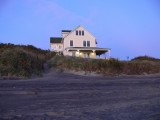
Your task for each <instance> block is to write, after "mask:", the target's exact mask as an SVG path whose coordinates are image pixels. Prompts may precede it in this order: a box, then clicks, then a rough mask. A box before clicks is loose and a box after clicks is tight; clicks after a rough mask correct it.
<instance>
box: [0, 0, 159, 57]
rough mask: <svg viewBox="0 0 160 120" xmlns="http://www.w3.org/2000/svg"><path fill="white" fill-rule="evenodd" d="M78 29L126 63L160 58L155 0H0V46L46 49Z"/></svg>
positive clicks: (157, 5) (156, 3)
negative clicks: (143, 57) (138, 58)
mask: <svg viewBox="0 0 160 120" xmlns="http://www.w3.org/2000/svg"><path fill="white" fill-rule="evenodd" d="M78 25H82V26H83V27H84V28H86V29H87V30H88V31H89V32H91V33H92V34H93V35H94V36H95V37H96V38H97V41H98V45H97V47H103V48H111V56H112V57H115V58H119V59H124V60H126V57H127V56H129V57H130V59H131V58H134V57H136V56H140V55H149V56H153V57H156V58H160V47H159V45H160V2H159V0H0V42H3V43H14V44H24V45H28V44H31V45H34V46H36V47H38V48H41V49H50V40H49V38H50V37H56V36H57V37H60V36H61V30H62V29H69V30H73V29H74V28H76V27H77V26H78Z"/></svg>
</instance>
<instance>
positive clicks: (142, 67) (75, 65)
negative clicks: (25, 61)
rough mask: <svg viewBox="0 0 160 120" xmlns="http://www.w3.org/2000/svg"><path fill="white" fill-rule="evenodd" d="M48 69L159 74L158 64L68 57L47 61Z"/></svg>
mask: <svg viewBox="0 0 160 120" xmlns="http://www.w3.org/2000/svg"><path fill="white" fill-rule="evenodd" d="M48 64H49V66H50V67H57V68H61V69H63V68H66V69H71V70H82V71H89V72H92V71H94V72H98V73H102V74H106V75H113V74H128V75H141V74H144V73H147V74H153V73H159V72H160V64H159V62H158V63H155V64H152V62H143V61H135V60H134V61H133V60H132V61H119V60H118V59H114V58H112V59H109V60H105V59H86V58H78V57H69V56H55V57H53V58H52V59H50V60H49V61H48Z"/></svg>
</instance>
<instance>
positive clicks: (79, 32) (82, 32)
mask: <svg viewBox="0 0 160 120" xmlns="http://www.w3.org/2000/svg"><path fill="white" fill-rule="evenodd" d="M76 35H77V36H78V35H79V36H81V35H82V36H84V30H76Z"/></svg>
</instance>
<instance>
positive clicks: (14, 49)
mask: <svg viewBox="0 0 160 120" xmlns="http://www.w3.org/2000/svg"><path fill="white" fill-rule="evenodd" d="M54 55H55V53H51V52H50V51H49V50H41V49H39V48H36V47H34V46H32V45H28V46H25V45H13V44H3V43H1V44H0V76H17V77H27V78H28V77H30V76H31V75H32V74H35V75H38V76H42V74H41V73H42V70H43V63H44V62H46V60H48V59H50V58H51V57H53V56H54Z"/></svg>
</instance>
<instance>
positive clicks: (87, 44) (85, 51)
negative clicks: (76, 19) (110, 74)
mask: <svg viewBox="0 0 160 120" xmlns="http://www.w3.org/2000/svg"><path fill="white" fill-rule="evenodd" d="M61 34H62V37H50V47H51V51H54V52H57V53H58V54H63V55H65V56H67V55H68V56H76V57H84V58H96V55H98V56H100V55H101V54H104V55H105V53H106V52H109V57H110V50H111V49H109V48H98V47H96V44H97V41H96V38H95V37H94V36H93V35H92V34H91V33H90V32H88V31H87V30H86V29H85V28H84V27H82V26H81V25H79V26H78V27H76V28H75V29H74V30H62V32H61Z"/></svg>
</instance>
